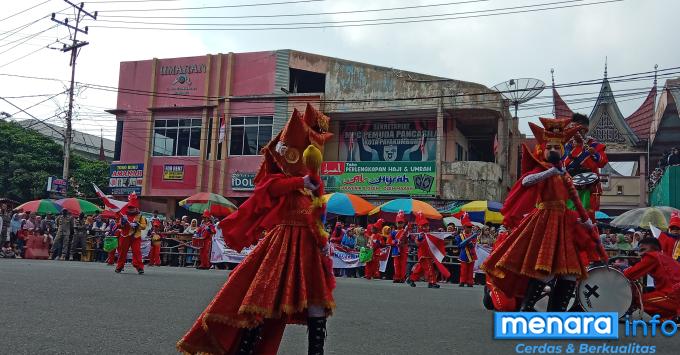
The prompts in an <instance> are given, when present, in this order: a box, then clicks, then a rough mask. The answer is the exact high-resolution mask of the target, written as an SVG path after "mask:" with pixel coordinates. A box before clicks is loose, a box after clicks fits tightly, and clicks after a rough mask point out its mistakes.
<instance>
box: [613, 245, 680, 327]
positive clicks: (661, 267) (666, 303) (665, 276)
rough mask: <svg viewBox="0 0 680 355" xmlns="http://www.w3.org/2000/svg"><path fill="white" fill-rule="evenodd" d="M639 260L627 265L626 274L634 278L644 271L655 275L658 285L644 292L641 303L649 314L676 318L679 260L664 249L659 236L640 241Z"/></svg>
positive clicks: (679, 307)
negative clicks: (665, 252) (662, 249)
mask: <svg viewBox="0 0 680 355" xmlns="http://www.w3.org/2000/svg"><path fill="white" fill-rule="evenodd" d="M639 248H640V256H641V259H640V262H638V263H637V264H635V265H633V266H631V267H629V268H628V269H626V270H625V271H624V272H623V274H624V275H625V276H626V277H627V278H628V279H629V280H631V281H635V280H638V279H640V278H641V277H643V276H645V275H650V276H651V277H653V278H654V286H655V289H654V291H652V292H648V293H645V294H644V295H642V306H643V309H644V311H645V312H646V313H647V314H649V315H652V316H653V315H655V314H658V315H660V316H661V319H662V320H667V319H675V318H676V317H678V316H679V315H680V263H678V262H676V261H675V260H673V259H672V258H671V257H670V256H669V255H666V254H664V253H662V252H661V244H660V243H659V241H658V240H657V239H656V238H653V237H647V238H644V239H642V240H641V241H640V243H639Z"/></svg>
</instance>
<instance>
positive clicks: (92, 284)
mask: <svg viewBox="0 0 680 355" xmlns="http://www.w3.org/2000/svg"><path fill="white" fill-rule="evenodd" d="M133 271H134V269H133V268H132V267H131V266H128V267H127V269H126V271H124V272H123V273H122V274H115V273H114V272H113V268H112V267H108V266H106V265H103V264H100V263H81V262H59V261H35V260H8V259H0V304H1V305H2V306H1V309H0V354H175V353H176V351H175V342H176V341H177V340H178V339H179V338H180V337H181V336H182V334H184V332H185V331H186V330H187V329H188V328H189V327H190V326H191V324H192V323H193V322H194V320H195V319H196V317H197V316H198V314H199V313H200V312H201V311H202V310H203V308H204V307H205V306H206V305H207V304H208V302H209V301H210V300H211V299H212V297H213V295H214V294H215V293H216V291H217V290H218V289H219V288H220V287H221V285H222V284H223V283H224V281H225V279H226V277H227V272H225V271H220V270H209V271H199V270H195V269H190V268H185V269H181V268H170V267H160V268H148V269H147V272H146V274H145V275H141V276H140V275H137V274H136V273H135V272H133ZM424 286H425V284H424V283H419V287H417V288H411V287H408V286H407V285H405V284H392V283H391V282H389V281H381V280H374V281H367V280H363V279H346V278H340V279H338V287H337V289H336V292H335V296H336V302H337V305H338V308H337V312H336V315H335V316H333V317H332V318H331V319H330V320H329V323H328V341H327V343H326V353H327V354H515V353H516V351H515V347H516V345H517V344H518V343H519V342H518V341H496V340H493V339H492V313H491V312H489V311H486V310H484V309H483V308H482V307H481V302H480V298H481V293H482V289H481V287H475V288H459V287H457V285H443V287H442V288H441V289H428V288H427V287H424ZM633 342H636V343H639V344H650V345H656V347H657V351H656V353H657V354H671V353H673V354H677V349H678V345H680V334H677V335H676V336H675V337H672V338H665V337H657V338H654V339H650V338H642V337H638V338H635V339H630V338H626V339H624V340H619V341H616V342H612V343H608V344H620V345H621V344H629V343H633ZM523 343H526V344H532V345H542V344H544V343H545V341H529V342H523ZM550 344H560V343H556V342H550ZM592 344H596V345H598V344H599V345H601V344H603V343H602V342H594V343H592ZM306 346H307V337H306V328H305V327H302V326H289V327H288V328H287V329H286V333H285V336H284V339H283V342H282V345H281V348H280V351H279V353H280V354H305V353H306ZM576 353H579V352H578V349H577V351H576Z"/></svg>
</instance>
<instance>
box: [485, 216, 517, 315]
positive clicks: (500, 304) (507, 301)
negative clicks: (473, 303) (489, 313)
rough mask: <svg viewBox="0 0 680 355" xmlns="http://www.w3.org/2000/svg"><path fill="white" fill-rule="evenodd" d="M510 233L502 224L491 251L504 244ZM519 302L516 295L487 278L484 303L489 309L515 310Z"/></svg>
mask: <svg viewBox="0 0 680 355" xmlns="http://www.w3.org/2000/svg"><path fill="white" fill-rule="evenodd" d="M508 235H509V232H508V231H507V230H506V229H505V226H501V227H500V229H499V231H498V237H496V241H495V242H494V243H493V247H492V249H491V251H494V250H496V248H498V246H499V245H501V244H503V242H505V240H506V239H508ZM521 301H522V300H521V299H520V300H519V302H521ZM519 302H518V299H517V298H516V297H508V296H507V295H505V294H504V293H503V291H501V289H499V288H498V287H495V286H494V285H493V284H492V283H491V282H490V280H489V279H487V280H486V287H485V288H484V305H485V306H486V307H487V309H489V310H496V311H500V312H514V311H516V310H517V305H518V304H519Z"/></svg>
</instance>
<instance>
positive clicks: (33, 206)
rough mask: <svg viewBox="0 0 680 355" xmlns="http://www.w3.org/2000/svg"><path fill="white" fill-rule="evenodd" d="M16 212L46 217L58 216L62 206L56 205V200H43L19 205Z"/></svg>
mask: <svg viewBox="0 0 680 355" xmlns="http://www.w3.org/2000/svg"><path fill="white" fill-rule="evenodd" d="M14 210H15V211H22V212H29V213H35V214H39V215H46V214H48V213H52V214H58V213H59V212H60V211H61V206H59V205H57V204H56V203H54V200H49V199H42V200H33V201H28V202H26V203H24V204H21V205H19V206H18V207H17V208H15V209H14Z"/></svg>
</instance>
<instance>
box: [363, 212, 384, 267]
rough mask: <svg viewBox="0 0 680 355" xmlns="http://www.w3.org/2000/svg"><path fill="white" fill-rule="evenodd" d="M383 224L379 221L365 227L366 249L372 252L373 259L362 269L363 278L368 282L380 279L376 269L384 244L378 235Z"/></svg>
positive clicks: (381, 237)
mask: <svg viewBox="0 0 680 355" xmlns="http://www.w3.org/2000/svg"><path fill="white" fill-rule="evenodd" d="M383 223H384V221H383V220H382V219H379V220H378V221H377V222H375V223H373V224H369V225H368V226H367V227H366V234H367V235H368V238H367V245H366V247H367V248H370V249H371V250H373V257H372V258H371V260H370V261H368V262H366V266H365V269H364V278H366V279H368V280H371V279H373V278H376V279H379V278H380V271H379V270H378V267H379V266H380V257H381V256H382V255H381V250H382V247H383V246H384V243H385V240H384V238H383V236H382V235H381V234H380V229H381V228H382V225H383Z"/></svg>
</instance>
